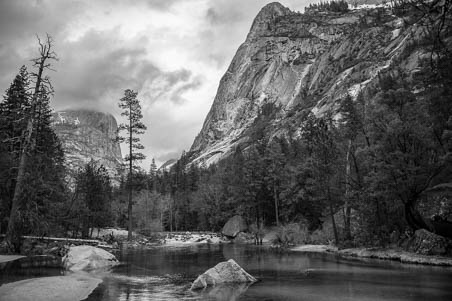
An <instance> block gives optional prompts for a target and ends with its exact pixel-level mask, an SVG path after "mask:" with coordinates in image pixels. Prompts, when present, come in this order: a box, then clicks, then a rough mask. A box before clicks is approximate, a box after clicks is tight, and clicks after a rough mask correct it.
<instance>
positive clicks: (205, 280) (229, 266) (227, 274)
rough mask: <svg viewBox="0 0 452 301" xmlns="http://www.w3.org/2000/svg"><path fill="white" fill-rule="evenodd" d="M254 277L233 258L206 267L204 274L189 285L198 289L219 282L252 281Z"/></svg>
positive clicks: (254, 280)
mask: <svg viewBox="0 0 452 301" xmlns="http://www.w3.org/2000/svg"><path fill="white" fill-rule="evenodd" d="M256 281H257V280H256V278H254V277H253V276H251V275H250V274H248V273H247V272H246V271H245V270H244V269H242V268H241V267H240V266H239V265H238V264H237V262H235V261H234V260H233V259H229V260H228V261H224V262H220V263H219V264H217V265H216V266H214V267H213V268H210V269H208V270H207V271H206V272H204V274H202V275H200V276H198V278H196V280H195V281H193V284H192V286H191V289H192V290H193V289H200V288H205V287H208V286H215V285H217V284H220V283H252V282H256Z"/></svg>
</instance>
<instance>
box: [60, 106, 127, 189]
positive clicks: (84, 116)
mask: <svg viewBox="0 0 452 301" xmlns="http://www.w3.org/2000/svg"><path fill="white" fill-rule="evenodd" d="M52 117H53V119H52V126H53V128H54V130H55V132H56V134H57V135H58V138H59V139H60V141H61V144H62V146H63V150H64V154H65V159H66V166H67V168H68V171H69V180H70V182H71V185H72V186H73V179H74V175H75V173H76V172H77V171H78V170H79V169H80V168H82V167H83V166H84V165H85V164H86V163H88V162H89V161H90V160H91V159H93V160H94V161H96V162H98V164H102V165H104V166H105V168H106V169H107V171H108V173H109V175H110V177H111V178H112V180H113V181H112V182H113V184H117V181H118V175H119V172H120V170H121V166H122V162H123V160H122V155H121V148H120V146H119V143H118V142H115V141H114V139H115V137H116V132H117V127H118V126H117V122H116V119H115V118H114V117H113V116H112V115H110V114H106V113H101V112H95V111H88V110H67V111H59V112H56V113H54V114H53V116H52Z"/></svg>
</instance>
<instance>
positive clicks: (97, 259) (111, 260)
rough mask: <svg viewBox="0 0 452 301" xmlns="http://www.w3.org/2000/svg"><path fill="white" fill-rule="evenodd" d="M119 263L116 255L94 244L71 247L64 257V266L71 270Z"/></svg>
mask: <svg viewBox="0 0 452 301" xmlns="http://www.w3.org/2000/svg"><path fill="white" fill-rule="evenodd" d="M118 264H119V261H118V260H117V259H116V257H115V255H113V254H111V253H109V252H107V251H105V250H103V249H100V248H96V247H92V246H76V247H71V248H70V249H69V252H68V253H67V255H66V256H64V257H63V266H64V267H65V268H66V269H67V270H71V271H81V270H94V269H101V268H108V267H112V266H115V265H118Z"/></svg>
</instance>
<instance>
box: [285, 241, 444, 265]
mask: <svg viewBox="0 0 452 301" xmlns="http://www.w3.org/2000/svg"><path fill="white" fill-rule="evenodd" d="M290 250H291V251H295V252H315V253H330V254H335V255H339V256H342V257H345V258H351V257H353V258H373V259H381V260H394V261H400V262H402V263H411V264H425V265H434V266H450V267H452V257H445V256H437V255H422V254H417V253H413V252H407V251H403V250H398V249H384V248H350V249H342V250H339V249H338V248H336V247H334V246H329V245H302V246H297V247H294V248H291V249H290Z"/></svg>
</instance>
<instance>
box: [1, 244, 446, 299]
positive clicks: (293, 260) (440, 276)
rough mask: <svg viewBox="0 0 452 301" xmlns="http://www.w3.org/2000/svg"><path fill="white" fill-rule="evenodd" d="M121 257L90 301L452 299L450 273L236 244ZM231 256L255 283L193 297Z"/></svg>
mask: <svg viewBox="0 0 452 301" xmlns="http://www.w3.org/2000/svg"><path fill="white" fill-rule="evenodd" d="M120 257H121V260H122V261H123V262H125V264H124V265H122V266H119V267H116V268H115V269H113V270H112V272H111V273H108V274H104V275H103V276H102V277H103V279H104V281H103V283H102V284H101V285H100V286H99V287H98V288H97V289H96V290H95V291H94V292H93V293H92V294H91V296H90V297H89V298H88V299H87V300H320V301H321V300H432V301H433V300H452V269H450V268H440V267H426V266H419V265H402V264H399V263H394V262H386V261H375V260H368V261H361V260H360V261H358V260H356V261H349V260H344V259H340V258H336V257H334V256H332V255H324V254H305V253H297V252H283V253H281V252H275V251H272V250H269V249H266V248H264V247H257V246H238V245H198V246H189V247H156V248H154V249H148V250H123V251H122V253H121V255H120ZM230 258H233V259H234V260H236V261H237V262H238V263H239V264H240V265H241V266H242V267H243V268H244V269H245V270H247V271H248V272H249V273H250V274H252V275H253V276H255V277H257V278H258V279H259V280H260V281H259V282H258V283H255V284H253V285H251V286H247V285H235V286H219V287H215V288H213V289H208V290H205V291H201V292H190V290H189V288H190V284H191V282H192V281H193V280H194V279H195V278H196V277H197V275H199V274H201V273H203V272H204V271H205V270H206V269H208V268H210V267H212V266H214V265H215V264H217V263H218V262H220V261H224V260H227V259H230ZM40 273H41V274H39V276H43V275H44V274H45V273H53V274H57V273H58V271H55V270H53V271H47V272H43V271H41V272H40ZM11 277H17V278H24V277H30V273H29V274H28V275H25V276H24V275H16V276H12V275H9V276H8V279H9V281H11ZM2 280H3V282H5V279H2V278H1V277H0V282H1V281H2ZM9 281H8V282H9ZM0 299H1V298H0Z"/></svg>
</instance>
